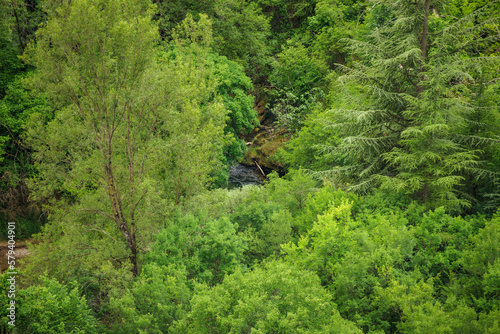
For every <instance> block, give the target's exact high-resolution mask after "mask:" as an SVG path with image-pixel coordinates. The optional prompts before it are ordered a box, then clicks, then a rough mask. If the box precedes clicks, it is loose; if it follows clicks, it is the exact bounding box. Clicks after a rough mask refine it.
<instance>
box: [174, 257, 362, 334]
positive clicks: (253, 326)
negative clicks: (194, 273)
mask: <svg viewBox="0 0 500 334" xmlns="http://www.w3.org/2000/svg"><path fill="white" fill-rule="evenodd" d="M191 306H192V309H191V312H190V313H189V314H188V316H187V317H186V318H185V319H183V320H182V321H179V322H178V323H177V324H176V326H175V328H174V331H173V332H174V333H212V332H216V333H242V332H256V333H361V332H360V331H359V330H358V329H357V328H356V327H355V326H354V325H353V324H352V323H350V322H348V321H346V320H344V319H342V318H341V317H340V316H339V315H338V312H337V311H336V310H335V308H334V306H333V305H332V303H331V301H330V296H329V294H328V293H327V292H326V291H325V290H324V289H323V288H322V287H321V286H320V285H319V281H318V278H317V277H316V276H315V275H314V274H312V273H310V272H308V271H305V270H301V269H299V268H297V267H295V266H293V265H290V264H287V263H283V262H280V261H268V262H266V263H264V264H263V265H262V266H259V267H257V268H255V269H254V270H253V271H252V272H248V273H246V274H243V273H241V272H237V273H235V274H233V275H231V276H228V277H226V278H225V279H224V282H223V283H222V284H220V285H218V286H216V287H214V288H212V289H208V288H207V287H206V286H200V287H198V289H197V290H196V293H195V295H194V296H193V299H192V301H191Z"/></svg>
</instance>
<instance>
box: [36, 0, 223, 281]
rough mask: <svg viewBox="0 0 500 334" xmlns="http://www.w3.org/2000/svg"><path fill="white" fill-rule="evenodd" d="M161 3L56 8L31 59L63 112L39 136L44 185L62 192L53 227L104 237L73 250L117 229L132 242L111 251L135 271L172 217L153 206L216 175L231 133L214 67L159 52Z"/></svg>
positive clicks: (92, 2)
mask: <svg viewBox="0 0 500 334" xmlns="http://www.w3.org/2000/svg"><path fill="white" fill-rule="evenodd" d="M151 9H152V6H151V4H150V2H149V1H147V0H141V1H135V0H112V1H107V0H75V1H71V2H63V3H61V4H59V5H57V7H55V8H52V7H49V14H48V15H49V20H48V22H47V24H46V25H45V26H44V27H43V28H41V29H40V30H39V32H38V33H37V39H36V44H34V45H32V46H31V47H30V49H29V50H28V56H27V57H28V59H29V60H30V61H31V62H32V63H33V64H34V65H35V66H36V67H37V75H36V76H35V78H34V80H33V83H34V85H35V86H36V87H38V88H39V89H41V90H42V91H44V92H46V93H47V94H48V95H49V97H50V101H51V103H52V105H53V106H54V107H55V109H57V112H56V116H55V119H54V120H53V121H52V122H50V123H49V124H48V125H44V124H43V123H40V122H38V123H36V122H34V125H33V126H32V127H31V128H30V129H29V130H28V133H27V141H28V143H29V144H30V145H31V147H32V148H33V149H34V150H35V151H36V152H35V153H34V157H35V159H36V161H37V167H38V170H39V174H38V176H37V177H36V178H35V179H34V180H32V184H31V185H32V189H33V191H34V194H35V196H37V197H38V198H39V199H42V198H57V200H56V201H53V202H52V203H51V204H50V206H49V208H50V210H52V213H54V212H56V213H57V214H52V219H51V223H49V225H48V227H47V228H46V229H45V236H47V237H50V236H52V237H54V238H58V237H57V233H55V232H54V231H57V230H58V229H59V230H60V231H61V232H63V234H64V237H66V238H68V240H69V239H71V238H75V240H77V239H78V234H79V233H90V234H91V235H93V236H91V237H89V238H87V239H86V240H85V241H84V240H79V241H78V242H77V244H79V245H80V246H79V247H75V248H74V249H66V250H65V251H70V252H71V251H75V250H77V253H76V254H72V256H71V258H73V259H74V258H77V257H83V256H88V255H89V254H90V256H91V254H93V253H94V252H97V249H99V247H102V246H101V245H99V244H98V243H96V242H95V241H96V240H99V239H100V238H102V237H105V238H107V240H108V241H109V242H111V241H113V244H114V245H115V248H116V249H117V250H121V253H120V254H117V253H116V252H115V254H114V255H113V256H111V258H115V259H117V258H119V257H122V258H123V257H128V258H129V260H130V264H131V271H132V274H133V275H134V276H135V275H137V273H138V259H137V257H138V253H139V250H140V243H141V241H142V242H143V245H144V241H145V238H146V237H147V235H148V233H151V231H152V228H153V227H154V225H155V224H158V223H159V222H160V221H161V219H163V218H162V217H161V216H160V217H158V216H157V217H153V215H154V214H159V213H161V212H163V211H164V210H165V206H166V205H167V204H168V203H171V202H169V201H170V200H172V201H174V202H177V203H178V202H179V200H180V199H181V198H182V197H183V196H187V195H189V194H190V190H191V189H193V188H196V187H199V186H200V185H203V184H205V183H206V181H207V180H208V176H209V174H210V173H211V172H213V170H214V169H216V168H217V162H218V158H219V156H220V155H221V151H222V147H223V146H224V144H225V141H226V139H227V136H225V135H224V133H223V128H224V125H225V119H226V111H225V109H224V108H223V105H222V103H221V102H218V100H217V99H214V90H215V88H216V86H215V84H214V82H213V79H211V78H212V77H213V76H212V75H211V73H210V69H209V68H208V67H207V66H205V65H204V62H203V61H202V60H201V61H199V62H198V63H196V59H195V58H196V57H195V55H196V51H192V50H191V51H188V52H187V53H186V57H182V56H180V57H172V56H170V57H167V56H158V55H159V54H161V52H160V49H159V48H157V42H158V41H159V36H158V29H157V26H156V25H155V24H154V23H153V22H152V20H151V16H152V14H153V13H152V11H151ZM153 198H154V199H153ZM161 203H163V204H164V206H163V207H161ZM57 208H59V210H57ZM61 209H62V210H61ZM113 226H114V227H113ZM147 227H149V229H148V228H147ZM51 231H52V232H51ZM99 236H100V237H99ZM59 238H60V236H59ZM75 242H76V241H75ZM82 245H83V246H82ZM67 246H68V245H66V247H67ZM74 246H75V245H74V243H73V247H74ZM69 247H70V248H71V245H70V246H69ZM78 250H80V251H78ZM78 252H79V253H78ZM101 253H103V254H106V253H109V250H108V251H101ZM111 253H113V252H111ZM118 253H119V252H118Z"/></svg>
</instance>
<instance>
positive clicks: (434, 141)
mask: <svg viewBox="0 0 500 334" xmlns="http://www.w3.org/2000/svg"><path fill="white" fill-rule="evenodd" d="M446 5H447V2H446V1H443V0H417V1H409V0H400V1H385V2H383V3H382V4H380V6H385V7H386V9H388V10H389V12H390V13H391V15H389V17H388V18H387V19H386V22H385V24H384V25H382V26H381V27H380V28H375V29H374V31H373V33H372V34H371V35H369V36H368V38H367V40H365V41H354V40H350V41H348V43H349V45H350V47H351V48H352V50H353V51H354V54H355V55H356V56H357V57H359V58H360V59H362V61H358V62H354V66H353V68H344V69H345V71H346V75H344V76H342V77H341V78H340V81H341V83H343V84H344V87H345V88H346V93H347V94H346V95H347V96H348V97H349V98H347V99H346V101H347V102H346V103H345V104H344V106H342V108H339V109H336V110H334V111H333V112H334V114H335V117H336V120H335V124H334V126H336V127H337V128H338V131H339V133H341V134H342V135H343V136H344V139H343V141H342V144H341V145H339V146H338V147H336V148H334V151H335V152H337V153H343V154H345V156H346V158H347V163H346V165H345V166H343V167H336V168H335V169H334V171H335V172H339V173H340V174H341V175H342V176H343V177H344V179H345V180H347V181H348V182H351V183H352V184H353V185H352V189H354V190H359V191H367V190H369V188H370V187H373V186H382V187H384V188H388V189H390V190H393V191H399V192H402V193H406V194H411V195H414V196H416V197H417V198H419V199H420V200H421V201H423V202H425V203H426V204H427V205H429V206H440V205H445V206H446V207H448V208H449V209H457V208H458V207H460V206H464V205H465V206H467V205H469V201H468V200H467V199H466V198H463V197H460V196H459V195H458V194H457V190H458V187H459V186H460V185H461V183H462V182H463V181H464V175H465V174H464V173H466V172H467V173H469V174H470V173H474V172H475V171H478V168H479V167H480V158H479V156H480V154H481V150H480V147H481V145H485V144H487V143H488V138H485V137H478V136H476V137H472V136H470V135H467V134H466V133H465V128H466V126H467V125H468V124H469V123H470V119H469V116H470V115H472V114H473V113H474V110H475V105H474V101H473V99H472V98H471V96H472V94H471V86H472V85H474V84H475V83H476V81H477V79H478V75H479V74H480V73H481V72H482V71H483V69H485V68H486V66H487V65H488V64H494V63H495V61H496V58H494V57H479V56H478V55H477V54H474V53H473V52H472V51H473V50H475V49H474V46H476V45H478V44H481V45H484V44H487V43H490V42H491V39H494V38H497V36H492V35H491V34H489V35H486V36H484V34H483V35H482V32H483V31H485V30H486V28H485V27H486V26H487V25H488V24H489V25H491V24H496V22H497V21H498V11H496V10H494V9H495V8H498V7H494V6H495V4H494V3H490V4H489V5H486V6H483V7H482V8H480V9H478V10H477V11H475V12H473V13H471V14H469V15H467V16H465V17H463V18H461V19H453V18H449V17H448V16H446V15H445V14H446V8H447V7H446ZM383 12H385V13H386V12H387V10H384V11H383ZM473 143H475V144H473Z"/></svg>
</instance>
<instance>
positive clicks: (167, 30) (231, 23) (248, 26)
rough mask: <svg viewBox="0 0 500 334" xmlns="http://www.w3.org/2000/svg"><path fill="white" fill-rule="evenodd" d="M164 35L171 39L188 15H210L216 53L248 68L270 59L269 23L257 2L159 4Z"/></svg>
mask: <svg viewBox="0 0 500 334" xmlns="http://www.w3.org/2000/svg"><path fill="white" fill-rule="evenodd" d="M156 3H157V6H158V18H159V26H160V33H161V35H162V37H163V38H164V39H167V40H168V39H170V38H171V32H172V29H173V28H174V27H175V26H176V25H177V24H178V23H179V22H181V21H182V20H184V19H185V18H186V17H187V16H188V15H191V16H192V17H195V18H197V17H198V15H200V14H206V15H208V18H209V19H210V20H212V22H213V29H214V49H215V51H217V52H219V53H220V54H221V55H223V56H226V57H228V58H229V59H230V60H234V61H237V62H238V63H240V64H242V65H243V66H245V67H247V66H248V65H249V64H250V63H252V64H255V63H257V64H258V63H262V62H264V61H265V56H266V55H267V45H266V38H267V36H268V34H269V23H268V20H267V19H266V18H265V17H264V16H263V15H262V12H261V11H260V9H259V8H258V7H257V5H256V4H255V3H253V2H248V1H243V0H217V1H207V2H200V1H193V0H176V1H156Z"/></svg>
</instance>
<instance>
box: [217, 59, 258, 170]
mask: <svg viewBox="0 0 500 334" xmlns="http://www.w3.org/2000/svg"><path fill="white" fill-rule="evenodd" d="M210 58H211V59H210V61H212V62H213V63H214V75H215V77H216V78H217V81H218V92H219V94H220V96H221V98H222V102H223V103H224V107H225V108H226V109H227V110H228V112H229V114H228V116H229V120H228V122H227V126H226V128H225V132H226V133H231V134H232V135H233V137H234V138H235V139H236V140H235V141H234V142H233V143H232V144H231V145H230V146H229V147H227V148H226V149H225V153H224V155H225V157H226V159H227V161H228V162H229V163H234V162H238V161H240V160H241V159H242V158H243V156H244V154H245V153H246V145H245V142H244V141H243V140H241V139H239V138H238V135H239V134H240V133H245V134H248V133H250V131H252V130H253V128H254V127H255V126H257V125H258V124H259V121H258V119H257V112H256V111H255V110H254V109H253V104H254V101H253V100H254V98H253V96H252V95H249V94H248V92H249V91H251V90H252V88H253V85H252V81H251V80H250V78H249V77H247V76H246V75H245V72H244V70H243V67H242V66H241V65H238V64H237V63H235V62H233V61H230V60H228V59H227V58H226V57H224V56H216V55H214V54H210Z"/></svg>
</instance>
